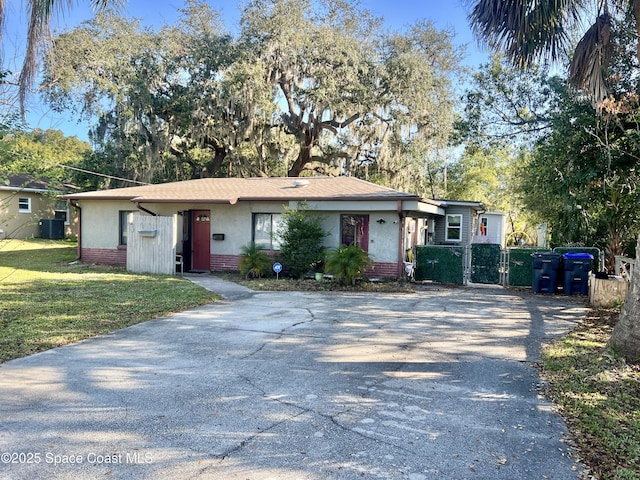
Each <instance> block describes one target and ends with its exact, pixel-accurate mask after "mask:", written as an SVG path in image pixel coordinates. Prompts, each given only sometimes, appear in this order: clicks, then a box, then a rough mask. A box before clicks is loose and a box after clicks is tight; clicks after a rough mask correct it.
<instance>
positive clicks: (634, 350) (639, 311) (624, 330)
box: [609, 235, 640, 362]
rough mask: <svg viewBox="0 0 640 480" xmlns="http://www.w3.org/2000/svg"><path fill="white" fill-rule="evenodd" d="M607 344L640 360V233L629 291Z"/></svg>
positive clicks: (629, 357) (633, 359) (625, 354)
mask: <svg viewBox="0 0 640 480" xmlns="http://www.w3.org/2000/svg"><path fill="white" fill-rule="evenodd" d="M609 344H610V345H611V346H613V347H614V348H615V349H618V350H620V352H621V353H622V354H623V355H624V356H625V357H626V358H627V360H629V361H632V362H635V361H638V360H640V235H639V236H638V244H637V246H636V265H635V268H634V269H633V275H632V276H631V284H630V285H629V293H627V298H626V300H625V302H624V305H623V306H622V310H621V311H620V319H619V320H618V323H616V326H615V327H614V329H613V335H612V336H611V340H610V341H609Z"/></svg>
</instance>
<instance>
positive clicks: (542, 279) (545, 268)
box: [531, 252, 562, 293]
mask: <svg viewBox="0 0 640 480" xmlns="http://www.w3.org/2000/svg"><path fill="white" fill-rule="evenodd" d="M531 258H532V259H533V260H532V266H533V282H532V288H533V293H556V291H557V290H558V272H559V271H560V261H561V260H562V256H561V255H560V254H559V253H553V252H536V253H533V254H531Z"/></svg>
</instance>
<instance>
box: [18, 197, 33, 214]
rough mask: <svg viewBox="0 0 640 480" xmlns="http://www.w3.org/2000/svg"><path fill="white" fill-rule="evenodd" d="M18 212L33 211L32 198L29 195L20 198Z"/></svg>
mask: <svg viewBox="0 0 640 480" xmlns="http://www.w3.org/2000/svg"><path fill="white" fill-rule="evenodd" d="M18 212H20V213H31V199H30V198H29V197H19V198H18Z"/></svg>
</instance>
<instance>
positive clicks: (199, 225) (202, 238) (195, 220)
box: [191, 210, 211, 271]
mask: <svg viewBox="0 0 640 480" xmlns="http://www.w3.org/2000/svg"><path fill="white" fill-rule="evenodd" d="M191 225H192V231H191V269H192V270H205V271H209V270H211V267H210V265H211V240H210V238H211V212H210V211H209V210H194V211H192V212H191Z"/></svg>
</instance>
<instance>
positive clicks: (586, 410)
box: [542, 309, 640, 480]
mask: <svg viewBox="0 0 640 480" xmlns="http://www.w3.org/2000/svg"><path fill="white" fill-rule="evenodd" d="M618 314H619V310H617V309H608V310H607V309H594V310H592V311H591V313H590V314H589V315H588V316H587V317H586V319H585V320H584V321H583V322H582V323H581V324H580V325H579V326H578V327H577V328H575V329H574V330H573V331H572V332H570V333H569V334H568V335H567V336H565V337H563V338H562V339H559V340H558V341H556V342H554V343H553V344H552V345H550V346H549V347H547V348H546V349H545V350H544V351H543V356H542V369H543V376H544V377H545V379H546V381H547V383H548V396H549V397H550V399H551V400H553V401H554V402H555V403H556V404H558V406H559V408H560V411H561V413H562V415H563V416H564V417H565V419H566V420H567V423H568V425H569V428H570V430H571V432H572V434H573V435H572V436H573V441H574V442H575V444H576V447H577V448H578V449H579V451H580V454H581V460H582V461H583V462H584V463H585V464H586V465H588V466H589V467H590V468H591V470H592V471H591V474H592V475H593V476H594V477H595V478H602V479H614V480H622V479H640V365H628V364H627V363H626V362H625V361H624V359H623V358H622V357H620V356H618V355H616V354H615V352H613V351H611V350H610V349H608V348H607V341H608V340H609V338H610V337H611V332H612V329H613V326H614V325H615V322H616V321H617V319H618Z"/></svg>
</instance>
